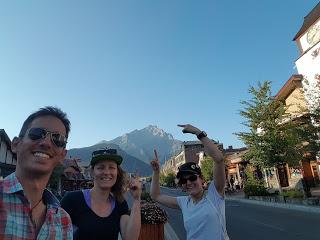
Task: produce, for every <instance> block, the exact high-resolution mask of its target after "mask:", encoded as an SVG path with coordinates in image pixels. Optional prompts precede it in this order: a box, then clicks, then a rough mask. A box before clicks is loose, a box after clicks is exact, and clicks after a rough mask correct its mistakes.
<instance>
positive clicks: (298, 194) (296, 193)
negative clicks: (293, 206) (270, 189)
mask: <svg viewBox="0 0 320 240" xmlns="http://www.w3.org/2000/svg"><path fill="white" fill-rule="evenodd" d="M280 195H281V196H283V197H288V198H303V192H301V191H299V190H288V191H284V192H282V193H281V194H280Z"/></svg>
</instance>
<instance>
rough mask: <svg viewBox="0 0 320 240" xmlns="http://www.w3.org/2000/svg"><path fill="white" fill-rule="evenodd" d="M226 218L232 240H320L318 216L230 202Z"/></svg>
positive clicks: (227, 206) (227, 205)
mask: <svg viewBox="0 0 320 240" xmlns="http://www.w3.org/2000/svg"><path fill="white" fill-rule="evenodd" d="M226 215H227V229H228V232H229V235H230V238H231V239H232V240H244V239H246V240H247V239H259V240H264V239H268V240H270V239H272V240H280V239H281V240H283V239H290V240H298V239H299V240H307V239H308V240H313V239H314V240H316V239H320V232H319V228H318V227H317V226H318V224H317V223H318V222H319V219H320V215H319V214H315V213H306V212H300V211H295V210H288V209H280V208H273V207H266V206H260V205H252V204H246V203H238V202H234V201H227V204H226Z"/></svg>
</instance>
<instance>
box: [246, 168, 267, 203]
mask: <svg viewBox="0 0 320 240" xmlns="http://www.w3.org/2000/svg"><path fill="white" fill-rule="evenodd" d="M245 173H246V176H247V181H246V183H245V186H244V188H243V191H244V194H245V196H246V197H249V196H268V195H270V194H269V192H268V191H267V188H266V187H265V186H264V183H263V181H262V180H260V179H257V178H256V177H255V176H254V174H253V173H252V172H250V171H249V170H248V169H246V170H245Z"/></svg>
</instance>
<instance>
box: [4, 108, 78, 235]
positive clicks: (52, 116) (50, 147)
mask: <svg viewBox="0 0 320 240" xmlns="http://www.w3.org/2000/svg"><path fill="white" fill-rule="evenodd" d="M69 131H70V122H69V120H68V118H67V116H66V114H65V113H64V112H62V111H61V110H60V109H59V108H55V107H45V108H41V109H39V110H38V111H36V112H34V113H32V114H31V115H30V116H29V117H28V118H27V119H26V120H25V121H24V123H23V125H22V128H21V131H20V133H19V137H15V138H14V139H13V140H12V145H11V148H12V151H13V152H14V153H15V154H16V156H17V165H16V171H15V172H14V173H12V174H11V175H9V176H7V177H6V178H5V179H3V180H2V181H0V239H72V223H71V219H70V217H69V215H68V214H67V213H66V212H65V211H64V210H63V209H62V208H61V207H60V204H59V201H58V200H57V199H56V198H55V196H54V195H53V194H52V193H51V192H50V191H49V190H47V189H46V186H47V184H48V181H49V178H50V176H51V173H52V171H53V169H54V168H55V167H56V166H57V165H58V164H59V163H62V161H63V160H64V158H65V155H66V153H67V150H66V143H67V138H68V134H69Z"/></svg>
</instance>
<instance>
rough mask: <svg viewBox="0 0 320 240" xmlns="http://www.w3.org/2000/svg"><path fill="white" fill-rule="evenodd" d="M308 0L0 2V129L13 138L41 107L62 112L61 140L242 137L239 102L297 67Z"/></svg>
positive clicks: (79, 143) (229, 140) (231, 140)
mask: <svg viewBox="0 0 320 240" xmlns="http://www.w3.org/2000/svg"><path fill="white" fill-rule="evenodd" d="M317 3H318V1H316V0H308V1H305V0H290V1H289V0H288V1H279V0H265V1H262V0H261V1H257V0H243V1H230V0H229V1H225V0H220V1H213V0H212V1H206V0H200V1H199V0H198V1H196V0H194V1H188V0H152V1H150V0H145V1H140V0H134V1H133V0H128V1H122V0H114V1H102V0H101V1H83V0H70V1H57V0H56V1H1V2H0V33H1V34H0V36H1V37H0V89H1V90H0V92H1V99H0V111H1V112H0V128H4V129H5V131H6V132H7V133H8V135H9V137H10V138H11V139H12V138H13V136H15V135H17V134H18V132H19V130H20V127H21V125H22V122H23V121H24V119H25V118H26V117H27V116H28V115H29V114H30V113H31V112H33V111H35V110H37V109H38V108H39V107H42V106H46V105H54V106H58V107H60V108H61V109H62V110H64V111H66V112H67V114H68V116H69V118H70V120H71V123H72V130H71V135H70V138H69V146H68V148H73V147H84V146H89V145H93V144H95V143H97V142H99V141H101V140H103V139H104V140H111V139H113V138H115V137H117V136H120V135H122V134H124V133H126V132H130V131H132V130H134V129H141V128H144V127H146V126H147V125H150V124H152V125H157V126H158V127H160V128H162V129H164V130H165V131H166V132H169V133H172V134H173V136H174V137H175V138H177V139H180V140H190V139H192V138H190V137H187V136H183V134H182V133H181V132H180V129H179V128H178V127H176V124H178V123H192V124H195V125H196V126H198V127H199V128H201V129H204V130H206V131H207V133H208V135H209V136H210V137H212V138H214V139H217V140H219V141H220V142H222V143H223V144H224V146H225V147H226V146H228V145H233V146H234V147H240V146H243V144H242V143H241V142H240V141H239V140H238V139H237V137H236V136H235V135H234V134H233V133H234V132H238V131H241V130H243V129H244V128H243V126H242V125H241V122H242V121H243V119H241V117H240V116H239V114H238V113H239V109H241V105H240V101H241V100H246V99H248V98H249V95H248V93H247V90H248V88H249V86H250V85H255V84H256V82H257V81H264V80H270V81H272V82H273V93H274V94H275V93H276V92H277V91H278V90H279V89H280V88H281V86H282V85H283V84H284V83H285V82H286V81H287V80H288V79H289V78H290V76H291V75H292V74H295V73H296V69H295V65H294V62H295V60H296V59H297V57H298V54H299V53H298V48H297V46H296V44H295V42H292V38H293V37H294V35H295V34H296V33H297V31H298V30H299V28H300V27H301V25H302V22H303V18H304V16H305V15H307V14H308V13H309V12H310V11H311V9H312V8H313V7H314V6H315V5H316V4H317Z"/></svg>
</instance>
